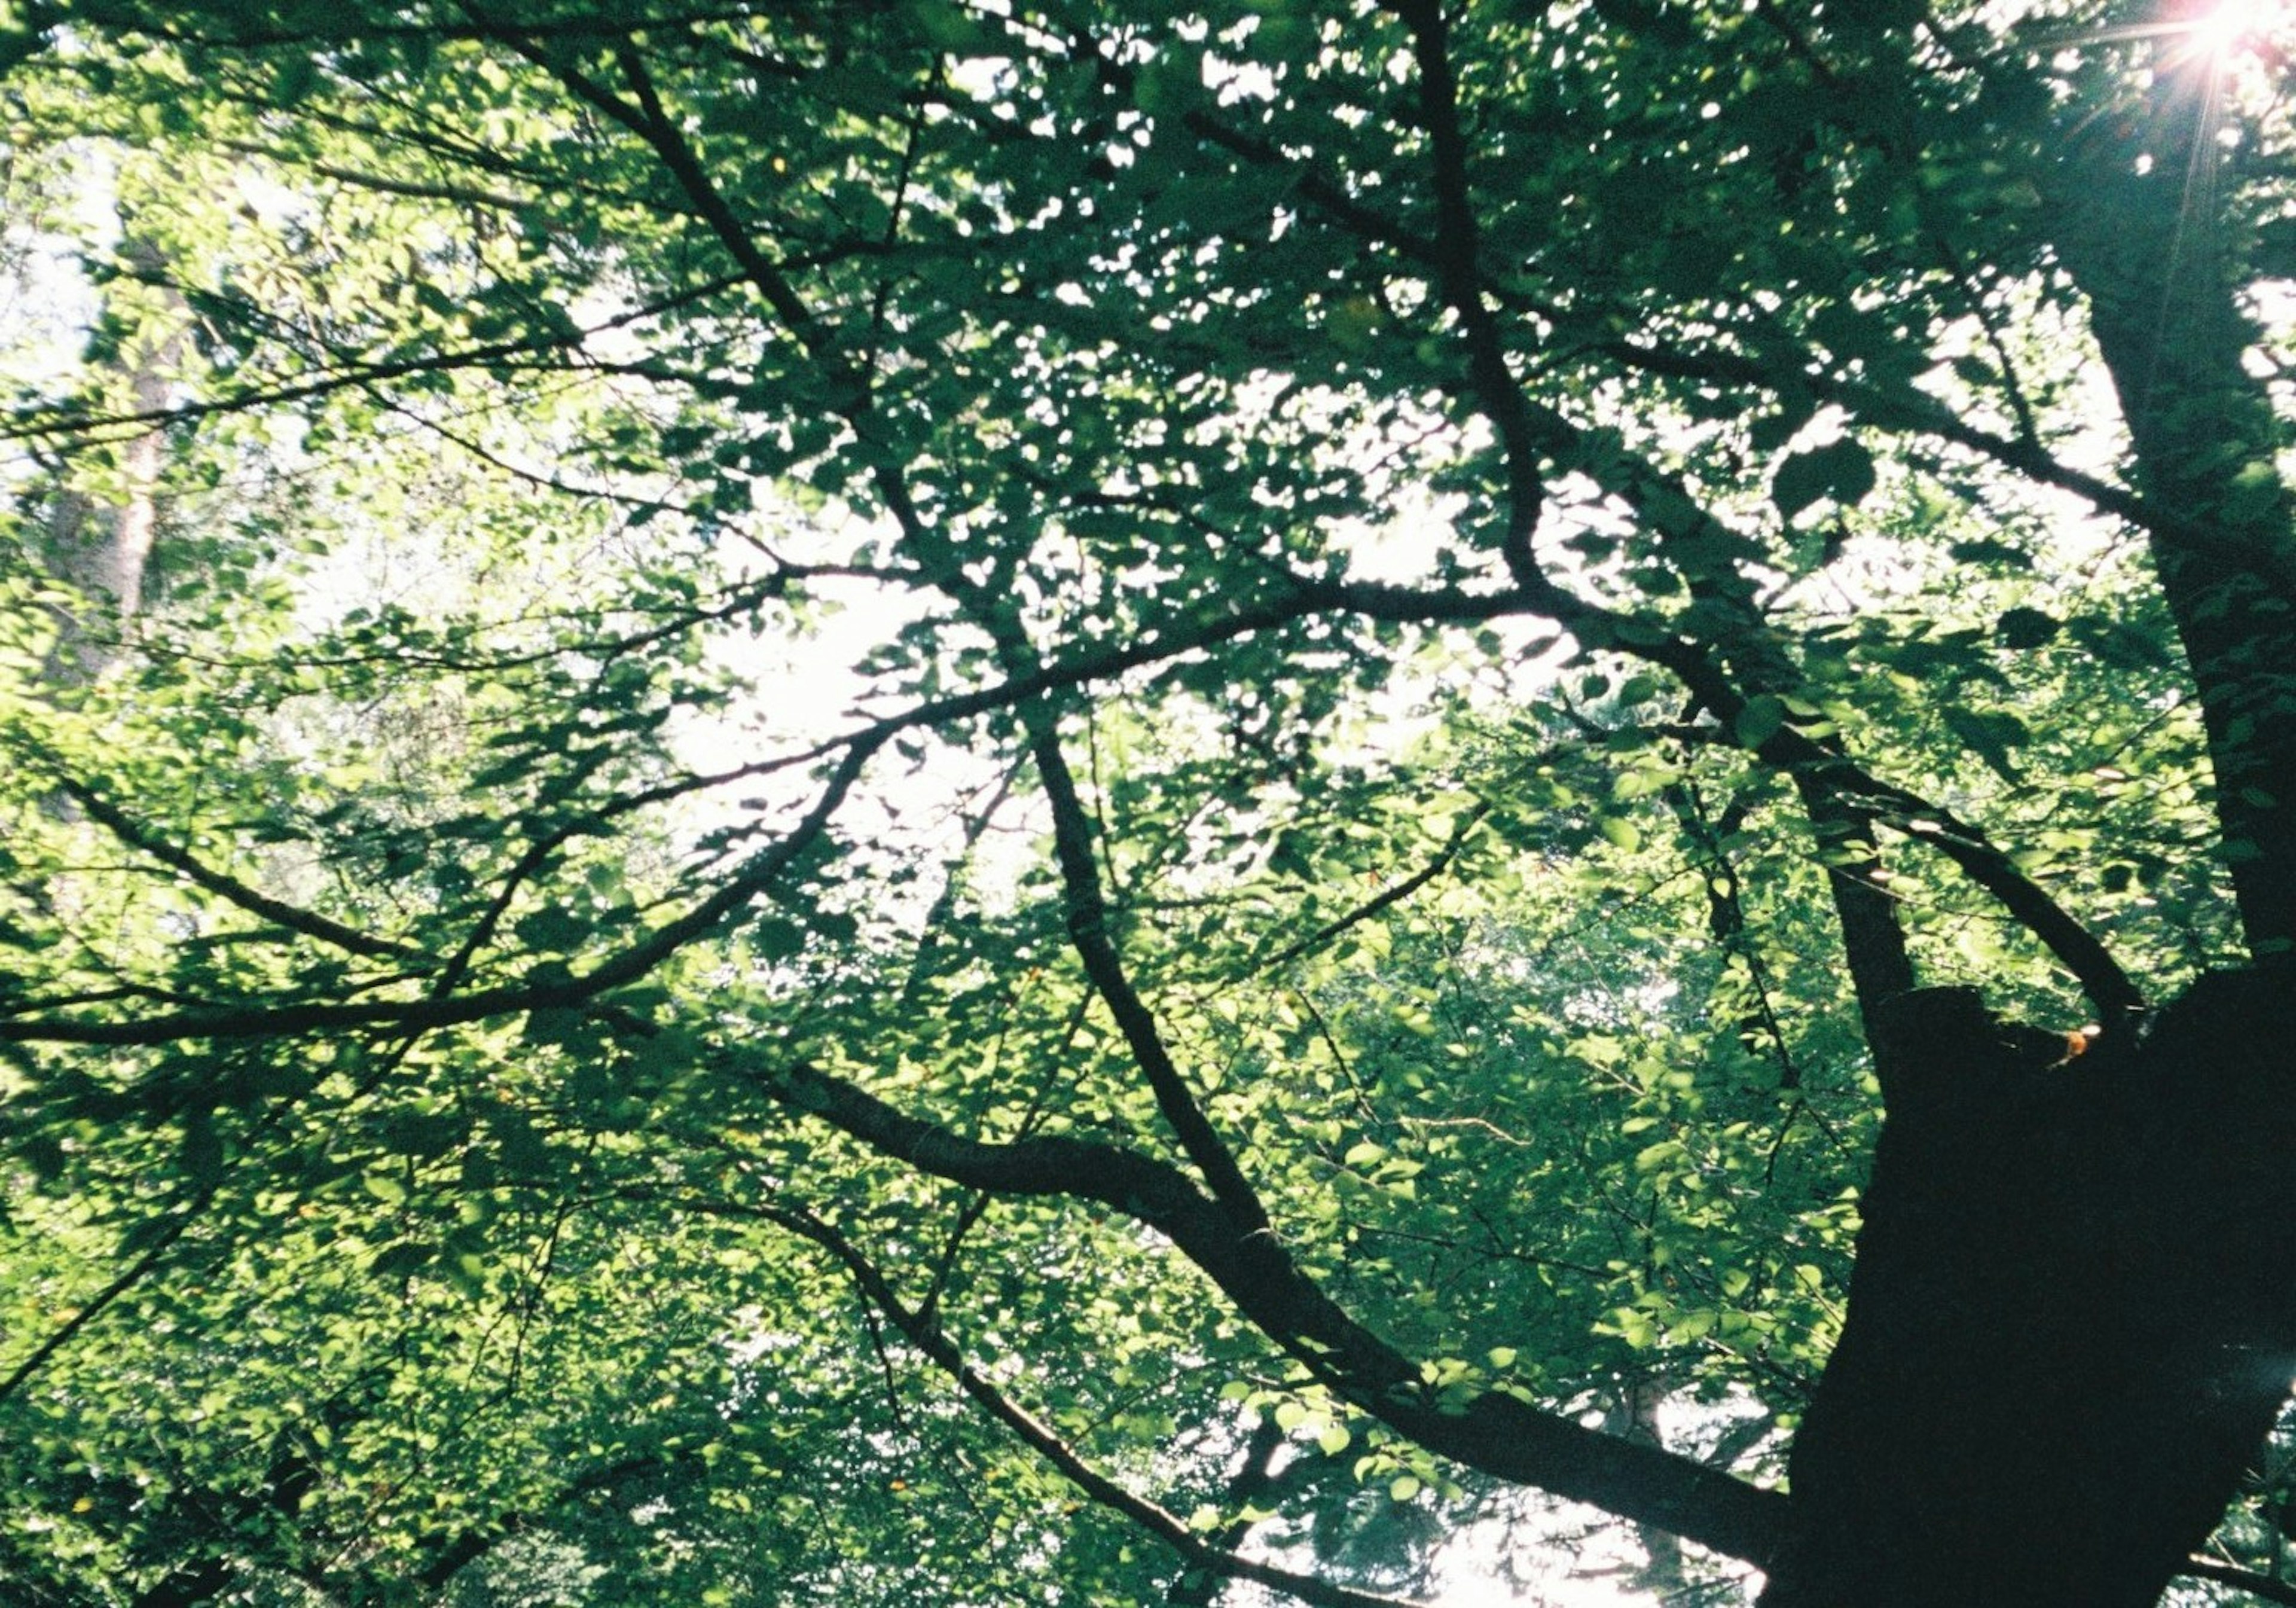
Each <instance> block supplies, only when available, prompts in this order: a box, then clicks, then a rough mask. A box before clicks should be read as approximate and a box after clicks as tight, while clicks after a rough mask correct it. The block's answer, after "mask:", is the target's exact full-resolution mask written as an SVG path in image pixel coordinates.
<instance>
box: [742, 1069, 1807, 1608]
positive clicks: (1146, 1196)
mask: <svg viewBox="0 0 2296 1608" xmlns="http://www.w3.org/2000/svg"><path fill="white" fill-rule="evenodd" d="M747 1075H748V1076H750V1078H752V1079H754V1080H755V1081H756V1082H757V1083H758V1085H759V1086H760V1087H763V1088H764V1090H765V1091H766V1092H767V1094H768V1095H771V1096H772V1097H773V1098H775V1099H776V1100H779V1101H781V1102H782V1103H784V1104H786V1105H790V1106H792V1107H794V1108H796V1109H798V1110H799V1111H803V1112H809V1113H811V1114H812V1115H814V1116H816V1117H817V1118H819V1119H820V1120H822V1121H824V1122H825V1123H827V1124H829V1125H830V1126H831V1127H832V1128H837V1129H838V1130H840V1132H842V1133H844V1134H846V1135H848V1136H850V1137H852V1138H854V1139H857V1140H858V1141H860V1142H861V1143H862V1144H865V1145H867V1146H868V1147H869V1148H871V1149H873V1150H875V1151H878V1152H880V1153H882V1154H884V1155H887V1156H890V1157H893V1158H895V1159H897V1160H898V1161H905V1162H906V1163H908V1164H909V1165H911V1166H913V1167H915V1168H917V1169H919V1170H921V1171H923V1172H926V1173H930V1174H931V1175H932V1176H933V1177H939V1178H946V1179H947V1180H949V1181H950V1182H952V1183H957V1184H963V1185H967V1186H968V1187H971V1188H974V1189H981V1190H987V1191H989V1192H991V1193H993V1194H1006V1195H1040V1196H1047V1195H1063V1196H1067V1197H1069V1198H1070V1199H1074V1200H1079V1201H1097V1202H1101V1203H1102V1204H1103V1205H1105V1206H1108V1207H1109V1208H1111V1210H1117V1211H1120V1212H1122V1213H1124V1214H1125V1215H1126V1216H1128V1217H1130V1218H1134V1219H1135V1220H1136V1221H1138V1222H1140V1223H1142V1224H1144V1225H1145V1226H1147V1227H1151V1228H1153V1229H1155V1230H1156V1231H1157V1232H1158V1233H1160V1234H1161V1235H1164V1236H1165V1237H1166V1238H1167V1239H1169V1240H1170V1241H1171V1242H1172V1244H1173V1246H1174V1247H1175V1248H1176V1249H1177V1250H1178V1251H1179V1252H1180V1254H1181V1255H1183V1256H1185V1257H1186V1258H1187V1259H1188V1260H1189V1261H1191V1262H1193V1263H1194V1264H1195V1266H1196V1268H1198V1269H1199V1270H1200V1271H1201V1272H1202V1273H1203V1274H1204V1276H1206V1277H1208V1278H1209V1279H1210V1280H1211V1282H1212V1283H1213V1284H1214V1285H1216V1286H1217V1287H1218V1289H1219V1291H1220V1292H1221V1293H1222V1294H1223V1295H1225V1296H1226V1298H1227V1300H1229V1301H1230V1302H1231V1303H1232V1304H1233V1305H1234V1308H1235V1309H1236V1310H1237V1311H1238V1312H1239V1313H1241V1314H1242V1316H1243V1317H1245V1318H1246V1319H1247V1320H1249V1321H1250V1322H1251V1324H1252V1325H1253V1326H1254V1327H1256V1328H1258V1329H1259V1331H1260V1333H1263V1334H1265V1335H1267V1337H1268V1339H1270V1340H1271V1341H1275V1344H1276V1345H1278V1346H1279V1347H1281V1348H1282V1349H1283V1350H1284V1351H1285V1352H1287V1353H1288V1354H1289V1355H1290V1356H1292V1358H1294V1359H1295V1360H1296V1361H1298V1362H1299V1363H1300V1365H1301V1366H1303V1367H1305V1368H1306V1369H1308V1372H1309V1373H1310V1374H1313V1375H1314V1376H1315V1377H1316V1378H1317V1379H1318V1380H1320V1381H1322V1382H1324V1383H1325V1384H1326V1385H1327V1386H1329V1387H1330V1388H1331V1389H1332V1390H1333V1391H1334V1392H1336V1393H1337V1394H1339V1395H1341V1396H1342V1397H1343V1398H1345V1399H1347V1400H1349V1401H1350V1402H1352V1403H1353V1404H1355V1405H1356V1406H1357V1407H1360V1408H1362V1409H1363V1410H1364V1411H1365V1412H1366V1413H1369V1414H1370V1415H1373V1416H1374V1417H1375V1418H1378V1419H1379V1420H1380V1421H1381V1422H1382V1423H1386V1424H1387V1425H1389V1426H1390V1428H1392V1429H1394V1430H1396V1431H1398V1432H1399V1433H1401V1434H1403V1435H1405V1436H1407V1437H1408V1438H1409V1439H1411V1440H1415V1441H1416V1442H1417V1443H1418V1444H1420V1445H1422V1446H1424V1447H1426V1448H1428V1449H1429V1450H1431V1451H1433V1452H1436V1453H1438V1454H1439V1455H1440V1456H1446V1457H1449V1458H1451V1459H1452V1460H1453V1461H1455V1462H1457V1463H1461V1464H1465V1465H1466V1466H1468V1467H1470V1468H1474V1469H1479V1470H1480V1471H1482V1472H1483V1473H1488V1474H1492V1475H1495V1476H1497V1478H1499V1479H1502V1480H1508V1481H1514V1482H1516V1483H1519V1484H1524V1485H1533V1486H1537V1487H1538V1488H1540V1489H1544V1490H1548V1491H1552V1492H1554V1494H1556V1495H1557V1496H1561V1497H1568V1498H1570V1499H1572V1500H1575V1501H1581V1502H1588V1503H1592V1504H1594V1505H1595V1506H1598V1507H1602V1508H1604V1509H1606V1510H1608V1511H1609V1512H1611V1513H1614V1514H1619V1515H1620V1516H1621V1517H1624V1518H1628V1519H1631V1520H1633V1521H1634V1522H1636V1523H1642V1524H1652V1525H1656V1526H1657V1527H1659V1528H1660V1529H1662V1530H1668V1531H1670V1532H1671V1533H1673V1534H1676V1535H1680V1536H1685V1537H1687V1538H1690V1539H1691V1540H1693V1541H1696V1542H1697V1543H1699V1545H1701V1546H1706V1547H1710V1548H1711V1549H1713V1550H1714V1551H1717V1552H1720V1553H1726V1554H1727V1555H1731V1556H1733V1557H1737V1558H1743V1559H1745V1560H1746V1561H1748V1562H1750V1563H1758V1564H1759V1563H1762V1562H1763V1561H1764V1560H1765V1559H1767V1558H1768V1557H1769V1556H1770V1555H1772V1554H1773V1552H1774V1551H1775V1548H1776V1546H1777V1545H1778V1543H1779V1541H1780V1539H1781V1538H1782V1537H1783V1535H1784V1529H1785V1498H1784V1497H1781V1496H1778V1495H1777V1494H1776V1493H1775V1492H1772V1491H1767V1490H1763V1489H1758V1488H1756V1487H1754V1486H1751V1485H1748V1484H1746V1483H1744V1482H1743V1481H1740V1480H1737V1479H1735V1478H1734V1477H1733V1476H1731V1475H1729V1474H1726V1473H1722V1472H1721V1471H1719V1470H1718V1469H1713V1468H1710V1467H1708V1466H1707V1465H1705V1464H1702V1463H1698V1462H1694V1461H1693V1460H1692V1459H1690V1458H1687V1457H1682V1456H1676V1455H1675V1454H1673V1453H1671V1452H1668V1451H1665V1450H1662V1449H1661V1448H1657V1447H1652V1446H1644V1445H1638V1444H1636V1443H1634V1442H1630V1441H1626V1440H1619V1439H1617V1438H1615V1437H1613V1436H1609V1435H1605V1434H1603V1433H1601V1432H1599V1431H1595V1430H1590V1429H1587V1428H1585V1427H1584V1426H1582V1425H1580V1424H1579V1423H1575V1422H1572V1421H1571V1420H1569V1419H1565V1418H1561V1417H1557V1416H1555V1415H1552V1414H1549V1413H1545V1412H1541V1411H1539V1410H1538V1408H1536V1407H1532V1406H1530V1405H1529V1403H1528V1402H1526V1401H1524V1400H1522V1399H1521V1398H1519V1397H1517V1396H1513V1395H1510V1394H1507V1393H1506V1392H1505V1391H1482V1392H1480V1394H1477V1395H1474V1396H1472V1397H1469V1398H1467V1399H1464V1400H1461V1399H1458V1398H1457V1397H1456V1396H1452V1395H1444V1394H1441V1393H1439V1392H1437V1391H1433V1390H1431V1388H1430V1387H1428V1386H1427V1385H1426V1383H1425V1382H1424V1379H1425V1375H1424V1374H1423V1371H1422V1368H1421V1366H1420V1365H1419V1364H1418V1363H1417V1362H1416V1361H1415V1360H1414V1359H1413V1358H1409V1357H1407V1356H1406V1355H1405V1354H1404V1353H1403V1352H1401V1351H1399V1350H1397V1349H1396V1348H1395V1347H1393V1346H1392V1345H1390V1344H1389V1343H1388V1342H1387V1341H1384V1340H1382V1339H1381V1338H1380V1337H1379V1336H1378V1335H1377V1334H1375V1333H1373V1332H1372V1331H1371V1330H1369V1329H1367V1328H1365V1326H1364V1325H1362V1324H1360V1323H1358V1322H1357V1321H1356V1320H1355V1319H1354V1318H1353V1317H1350V1316H1349V1314H1348V1313H1347V1312H1346V1310H1345V1309H1342V1308H1341V1306H1340V1305H1339V1304H1338V1303H1337V1302H1335V1301H1334V1300H1332V1298H1331V1297H1330V1296H1328V1295H1326V1294H1325V1293H1324V1291H1323V1289H1322V1287H1321V1286H1319V1285H1318V1284H1316V1282H1315V1281H1314V1280H1313V1279H1312V1278H1310V1277H1308V1275H1307V1274H1306V1273H1304V1272H1303V1271H1302V1270H1301V1269H1300V1266H1299V1264H1298V1263H1297V1262H1296V1261H1294V1260H1293V1259H1292V1255H1291V1253H1290V1252H1289V1251H1287V1250H1285V1249H1284V1247H1283V1243H1282V1242H1281V1241H1280V1240H1279V1239H1278V1238H1277V1237H1276V1235H1275V1234H1273V1233H1272V1232H1267V1231H1264V1230H1263V1231H1259V1232H1252V1233H1247V1232H1242V1231H1240V1230H1239V1229H1238V1227H1237V1226H1236V1223H1235V1222H1234V1218H1231V1217H1230V1216H1229V1214H1228V1212H1227V1211H1226V1209H1225V1208H1224V1207H1223V1206H1222V1205H1221V1204H1220V1203H1219V1202H1217V1201H1215V1200H1214V1199H1212V1198H1211V1197H1210V1195H1208V1194H1205V1193H1204V1192H1203V1191H1202V1190H1201V1189H1200V1188H1198V1187H1197V1185H1195V1184H1194V1183H1193V1181H1191V1180H1190V1179H1189V1177H1187V1175H1186V1174H1185V1173H1184V1172H1182V1171H1181V1170H1180V1169H1177V1167H1174V1166H1172V1165H1170V1164H1169V1163H1167V1162H1164V1161H1157V1160H1155V1159H1153V1158H1152V1157H1149V1156H1144V1155H1143V1154H1141V1153H1138V1152H1137V1151H1134V1150H1129V1149H1127V1148H1125V1147H1123V1146H1120V1145H1115V1144H1098V1143H1094V1142H1090V1141H1087V1140H1082V1139H1073V1138H1065V1137H1051V1138H1036V1139H1026V1140H1020V1141H1016V1142H1014V1143H1012V1144H984V1143H981V1142H980V1141H977V1140H972V1139H967V1138H964V1137H962V1136H958V1135H956V1134H953V1133H951V1132H949V1131H948V1130H947V1128H941V1127H939V1126H938V1125H936V1124H933V1123H931V1122H926V1121H922V1120H919V1119H917V1118H914V1117H911V1116H909V1115H907V1114H906V1113H905V1112H900V1111H898V1110H896V1109H895V1108H894V1107H892V1106H890V1105H888V1104H887V1103H885V1102H883V1101H881V1100H880V1099H878V1098H877V1097H876V1096H875V1095H872V1094H870V1093H869V1092H868V1091H867V1090H865V1089H863V1088H861V1087H858V1086H857V1085H855V1084H852V1083H849V1082H847V1081H845V1080H844V1079H840V1078H835V1077H832V1076H831V1075H829V1074H827V1073H825V1072H822V1071H818V1070H816V1069H815V1068H813V1067H810V1066H805V1065H799V1066H793V1067H782V1068H775V1067H767V1066H763V1065H755V1066H752V1067H751V1068H750V1069H749V1071H748V1074H747Z"/></svg>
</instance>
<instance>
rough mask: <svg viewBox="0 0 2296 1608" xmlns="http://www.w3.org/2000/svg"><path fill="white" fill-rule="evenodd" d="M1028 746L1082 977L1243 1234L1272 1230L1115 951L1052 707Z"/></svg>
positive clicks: (1085, 821)
mask: <svg viewBox="0 0 2296 1608" xmlns="http://www.w3.org/2000/svg"><path fill="white" fill-rule="evenodd" d="M1031 751H1032V752H1033V753H1034V754H1035V756H1036V760H1037V777H1038V779H1039V780H1041V781H1042V782H1043V783H1044V784H1045V796H1046V799H1047V800H1049V801H1050V802H1051V804H1052V809H1053V852H1054V856H1055V857H1057V858H1058V859H1059V861H1060V866H1061V880H1062V882H1063V883H1064V884H1065V885H1066V887H1067V890H1068V931H1069V941H1070V943H1071V944H1073V945H1074V946H1075V948H1076V952H1077V955H1078V958H1079V959H1081V960H1082V961H1083V962H1084V970H1085V975H1086V976H1087V977H1088V978H1090V979H1091V980H1092V986H1093V988H1094V989H1095V990H1096V991H1097V992H1098V993H1099V995H1100V997H1101V998H1103V1000H1105V1001H1107V1003H1108V1010H1109V1013H1110V1014H1111V1016H1113V1017H1115V1018H1116V1025H1117V1029H1118V1030H1119V1031H1120V1032H1121V1033H1123V1035H1124V1042H1125V1043H1126V1045H1127V1046H1129V1047H1130V1049H1131V1051H1132V1059H1133V1060H1134V1061H1135V1062H1136V1063H1137V1064H1138V1065H1139V1068H1140V1070H1141V1071H1143V1072H1144V1073H1146V1074H1147V1078H1148V1087H1150V1088H1151V1089H1152V1090H1154V1091H1155V1095H1156V1109H1157V1110H1159V1111H1160V1112H1163V1113H1164V1120H1165V1121H1167V1122H1169V1123H1170V1124H1171V1126H1172V1131H1173V1132H1174V1133H1175V1134H1177V1135H1178V1136H1179V1139H1180V1148H1181V1149H1182V1150H1184V1151H1185V1152H1186V1153H1187V1156H1188V1160H1190V1161H1193V1162H1194V1163H1195V1164H1196V1167H1197V1169H1199V1170H1200V1171H1201V1172H1202V1174H1203V1175H1204V1180H1205V1182H1206V1183H1208V1184H1210V1185H1211V1191H1212V1194H1213V1197H1214V1198H1215V1199H1217V1200H1218V1202H1219V1203H1220V1204H1221V1206H1222V1207H1224V1208H1226V1211H1227V1213H1228V1216H1229V1217H1230V1218H1233V1219H1234V1223H1235V1225H1236V1227H1238V1228H1239V1229H1240V1230H1242V1232H1243V1233H1246V1234H1264V1233H1267V1232H1269V1228H1268V1219H1267V1207H1266V1206H1264V1205H1262V1204H1261V1203H1260V1200H1259V1193H1258V1192H1257V1191H1256V1190H1254V1189H1253V1188H1252V1186H1251V1180H1250V1179H1248V1178H1246V1177H1244V1176H1243V1169H1242V1168H1241V1167H1240V1166H1238V1165H1237V1164H1236V1160H1235V1155H1234V1152H1232V1151H1230V1150H1229V1149H1228V1147H1227V1144H1226V1141H1224V1140H1223V1139H1222V1138H1221V1137H1220V1136H1219V1135H1218V1132H1216V1131H1215V1130H1214V1129H1213V1128H1212V1125H1211V1121H1210V1119H1209V1118H1207V1117H1206V1116H1205V1115H1204V1112H1203V1108H1202V1107H1201V1106H1200V1105H1198V1104H1197V1103H1196V1099H1195V1096H1194V1095H1193V1093H1192V1092H1190V1090H1189V1088H1188V1081H1187V1079H1185V1077H1183V1076H1182V1075H1181V1073H1180V1069H1179V1067H1178V1066H1177V1065H1176V1064H1175V1063H1174V1062H1173V1060H1172V1053H1171V1051H1170V1050H1169V1049H1168V1048H1167V1047H1166V1046H1165V1044H1164V1038H1163V1034H1162V1033H1161V1032H1160V1030H1158V1028H1157V1026H1156V1017H1155V1013H1153V1012H1152V1011H1150V1010H1149V1008H1148V1003H1147V1001H1145V1000H1144V999H1142V998H1141V997H1140V992H1139V990H1138V989H1135V988H1134V987H1133V986H1132V980H1131V979H1130V978H1129V977H1128V976H1126V975H1125V972H1124V957H1123V956H1121V955H1119V954H1118V953H1117V949H1116V941H1115V940H1114V939H1111V937H1110V936H1109V933H1108V904H1107V901H1106V900H1105V899H1104V898H1102V896H1101V891H1100V877H1099V874H1098V873H1097V872H1095V870H1094V869H1093V863H1092V824H1091V818H1090V816H1087V813H1086V811H1085V807H1084V801H1083V800H1081V799H1080V798H1078V796H1077V786H1076V778H1075V777H1074V776H1073V775H1070V772H1069V765H1068V759H1067V758H1066V756H1064V755H1063V754H1062V752H1061V740H1060V734H1059V732H1058V731H1057V729H1055V726H1054V720H1053V718H1052V716H1051V715H1050V713H1049V712H1047V713H1046V715H1045V717H1044V718H1043V722H1042V725H1041V726H1040V728H1039V730H1038V731H1037V737H1036V741H1035V742H1034V743H1033V745H1032V748H1031Z"/></svg>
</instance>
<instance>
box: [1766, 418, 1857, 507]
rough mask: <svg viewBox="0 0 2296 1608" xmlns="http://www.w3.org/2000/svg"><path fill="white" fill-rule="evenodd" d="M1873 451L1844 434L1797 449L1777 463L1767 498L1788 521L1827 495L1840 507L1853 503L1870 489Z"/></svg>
mask: <svg viewBox="0 0 2296 1608" xmlns="http://www.w3.org/2000/svg"><path fill="white" fill-rule="evenodd" d="M1873 489H1874V455H1873V454H1872V453H1870V452H1868V451H1866V448H1865V447H1862V446H1860V445H1859V444H1858V443H1857V441H1855V440H1853V439H1850V438H1849V437H1848V436H1844V437H1842V438H1841V439H1840V440H1838V441H1833V442H1830V443H1828V444H1827V445H1825V446H1824V447H1811V448H1810V449H1809V450H1808V451H1807V452H1799V453H1796V454H1794V455H1792V457H1789V458H1787V459H1785V460H1784V462H1783V463H1781V464H1779V465H1778V467H1777V470H1776V472H1775V473H1774V474H1773V475H1772V476H1771V477H1770V500H1771V501H1772V502H1774V503H1775V504H1776V505H1777V509H1778V513H1780V514H1781V515H1783V516H1784V518H1785V520H1786V521H1788V522H1789V523H1791V522H1792V521H1793V519H1794V518H1795V516H1796V515H1798V514H1800V513H1801V512H1802V511H1803V510H1804V509H1806V508H1808V507H1809V506H1810V505H1812V504H1813V503H1816V502H1818V501H1820V500H1822V499H1831V500H1832V501H1833V502H1834V503H1836V504H1839V505H1841V506H1842V507H1844V508H1849V507H1854V506H1856V505H1857V504H1858V503H1860V502H1862V501H1864V500H1865V498H1866V496H1867V494H1869V493H1870V492H1872V491H1873Z"/></svg>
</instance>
